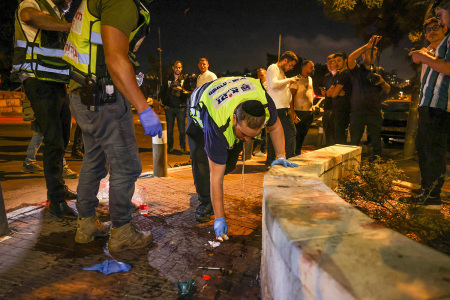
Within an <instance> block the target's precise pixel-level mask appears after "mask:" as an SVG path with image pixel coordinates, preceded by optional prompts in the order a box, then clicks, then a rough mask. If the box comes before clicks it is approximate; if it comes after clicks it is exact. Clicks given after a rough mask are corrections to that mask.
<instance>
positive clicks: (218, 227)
mask: <svg viewBox="0 0 450 300" xmlns="http://www.w3.org/2000/svg"><path fill="white" fill-rule="evenodd" d="M214 231H215V232H216V237H219V236H222V234H226V233H227V232H228V225H227V222H226V221H225V218H216V219H215V220H214Z"/></svg>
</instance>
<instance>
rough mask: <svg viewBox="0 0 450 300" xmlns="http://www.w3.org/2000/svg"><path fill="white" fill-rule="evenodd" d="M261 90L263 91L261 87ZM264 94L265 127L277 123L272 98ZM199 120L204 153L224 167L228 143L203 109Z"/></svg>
mask: <svg viewBox="0 0 450 300" xmlns="http://www.w3.org/2000/svg"><path fill="white" fill-rule="evenodd" d="M212 82H214V81H211V82H208V83H205V84H204V85H202V86H201V87H199V89H201V90H200V91H199V93H198V95H199V97H201V95H202V94H203V91H204V90H205V89H206V88H207V87H208V86H209V85H210V84H211V83H212ZM261 88H262V89H264V88H263V87H262V86H261ZM265 94H266V98H267V102H268V109H269V113H270V118H269V120H268V121H267V124H266V126H273V125H275V123H276V121H277V118H278V116H277V109H276V107H275V103H274V102H273V100H272V98H270V96H269V94H267V92H266V93H265ZM200 119H201V120H202V122H203V132H204V137H205V151H206V155H208V157H209V159H211V160H212V161H213V162H214V163H216V164H219V165H225V164H226V163H227V158H228V142H227V139H226V138H225V136H224V135H223V133H222V131H220V130H219V127H218V126H217V124H216V123H215V122H214V120H213V119H212V118H211V117H210V116H209V114H208V111H207V110H206V109H204V110H203V111H202V113H201V114H200Z"/></svg>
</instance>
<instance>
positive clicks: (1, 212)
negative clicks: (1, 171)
mask: <svg viewBox="0 0 450 300" xmlns="http://www.w3.org/2000/svg"><path fill="white" fill-rule="evenodd" d="M9 234H10V231H9V227H8V219H7V218H6V210H5V202H4V201H3V192H2V186H1V184H0V236H4V235H9Z"/></svg>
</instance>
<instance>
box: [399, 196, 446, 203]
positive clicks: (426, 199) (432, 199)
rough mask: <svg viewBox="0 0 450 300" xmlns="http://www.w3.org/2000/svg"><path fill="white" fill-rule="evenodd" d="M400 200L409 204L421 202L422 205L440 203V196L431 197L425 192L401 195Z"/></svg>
mask: <svg viewBox="0 0 450 300" xmlns="http://www.w3.org/2000/svg"><path fill="white" fill-rule="evenodd" d="M400 201H402V202H405V203H411V204H423V205H441V204H442V200H441V197H431V196H426V195H425V194H420V195H413V196H411V197H402V198H400Z"/></svg>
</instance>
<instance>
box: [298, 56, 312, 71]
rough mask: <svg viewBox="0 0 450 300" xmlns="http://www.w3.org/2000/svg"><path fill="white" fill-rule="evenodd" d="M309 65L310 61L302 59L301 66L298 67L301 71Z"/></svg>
mask: <svg viewBox="0 0 450 300" xmlns="http://www.w3.org/2000/svg"><path fill="white" fill-rule="evenodd" d="M309 63H312V60H309V59H304V60H303V61H302V64H301V65H300V70H302V71H303V68H304V67H306V65H307V64H309Z"/></svg>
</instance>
